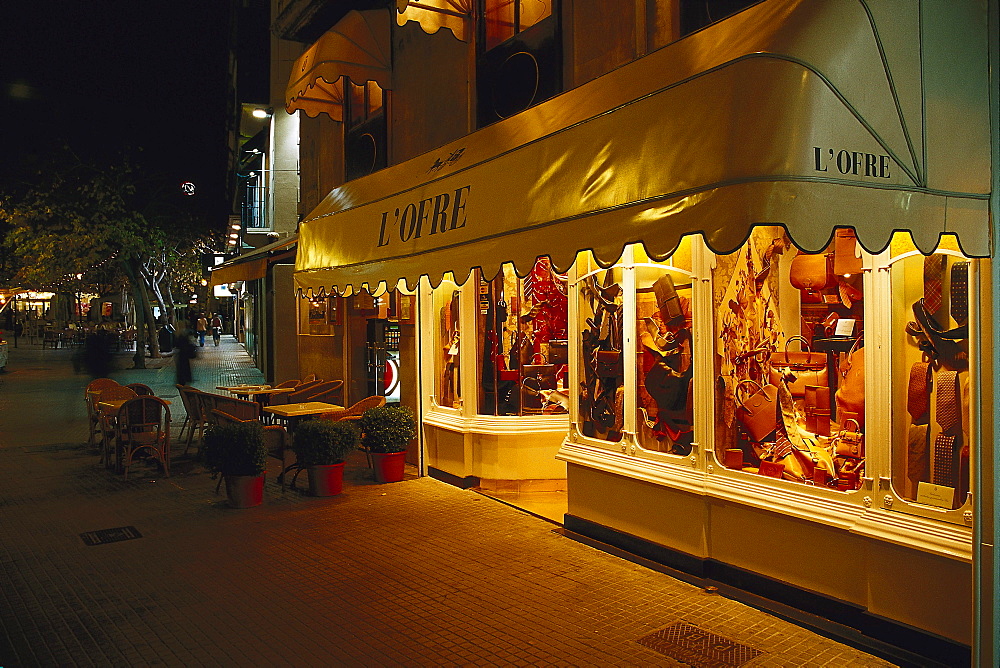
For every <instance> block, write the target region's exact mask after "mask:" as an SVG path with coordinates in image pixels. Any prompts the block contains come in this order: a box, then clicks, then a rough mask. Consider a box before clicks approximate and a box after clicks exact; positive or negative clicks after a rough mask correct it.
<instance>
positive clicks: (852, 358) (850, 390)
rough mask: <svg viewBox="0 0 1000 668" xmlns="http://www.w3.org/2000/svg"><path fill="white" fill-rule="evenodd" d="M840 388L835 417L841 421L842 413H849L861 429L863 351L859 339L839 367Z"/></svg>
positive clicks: (863, 373)
mask: <svg viewBox="0 0 1000 668" xmlns="http://www.w3.org/2000/svg"><path fill="white" fill-rule="evenodd" d="M841 375H842V376H843V379H842V380H841V381H840V387H839V388H838V389H837V396H836V401H837V415H838V417H839V418H840V419H841V420H843V419H844V418H843V413H844V412H850V413H852V414H853V415H852V416H856V417H855V419H856V420H857V421H858V424H859V425H860V426H861V427H864V425H865V349H864V347H863V345H862V344H861V339H858V343H856V344H855V346H854V347H853V348H851V352H849V353H847V360H846V361H845V362H844V364H843V365H842V366H841Z"/></svg>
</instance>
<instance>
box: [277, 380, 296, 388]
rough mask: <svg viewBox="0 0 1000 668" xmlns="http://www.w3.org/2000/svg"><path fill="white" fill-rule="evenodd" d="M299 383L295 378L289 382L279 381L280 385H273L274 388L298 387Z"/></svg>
mask: <svg viewBox="0 0 1000 668" xmlns="http://www.w3.org/2000/svg"><path fill="white" fill-rule="evenodd" d="M301 383H302V381H301V380H298V379H296V378H292V379H290V380H283V381H281V382H280V383H278V384H277V385H275V387H298V386H299V385H300V384H301Z"/></svg>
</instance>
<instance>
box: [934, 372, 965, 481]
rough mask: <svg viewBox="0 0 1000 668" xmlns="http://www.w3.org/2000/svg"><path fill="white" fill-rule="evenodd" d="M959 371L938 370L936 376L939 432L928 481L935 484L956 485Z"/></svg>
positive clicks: (935, 440)
mask: <svg viewBox="0 0 1000 668" xmlns="http://www.w3.org/2000/svg"><path fill="white" fill-rule="evenodd" d="M958 402H959V395H958V372H957V371H941V372H939V373H938V375H937V403H936V406H935V408H936V411H935V412H936V414H937V415H936V418H937V423H938V425H939V426H940V427H941V433H940V434H938V435H937V438H935V439H934V452H933V460H932V462H931V482H932V483H934V484H935V485H947V486H948V487H957V486H958V466H957V462H956V458H955V455H956V441H957V440H958V435H957V433H956V427H959V428H960V423H959V405H958Z"/></svg>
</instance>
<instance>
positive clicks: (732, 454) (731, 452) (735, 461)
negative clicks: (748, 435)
mask: <svg viewBox="0 0 1000 668" xmlns="http://www.w3.org/2000/svg"><path fill="white" fill-rule="evenodd" d="M722 465H723V466H725V467H726V468H727V469H736V470H740V469H742V468H743V451H742V450H740V449H739V448H729V449H728V450H726V451H725V455H724V457H723V460H722Z"/></svg>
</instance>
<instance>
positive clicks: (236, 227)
mask: <svg viewBox="0 0 1000 668" xmlns="http://www.w3.org/2000/svg"><path fill="white" fill-rule="evenodd" d="M230 227H232V228H233V229H234V230H241V229H243V228H242V227H240V224H239V223H233V224H232V225H230Z"/></svg>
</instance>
